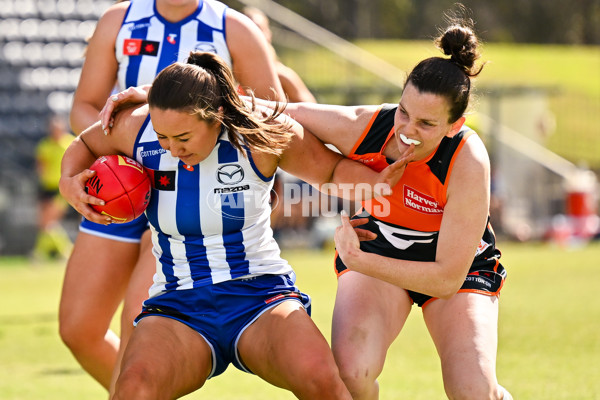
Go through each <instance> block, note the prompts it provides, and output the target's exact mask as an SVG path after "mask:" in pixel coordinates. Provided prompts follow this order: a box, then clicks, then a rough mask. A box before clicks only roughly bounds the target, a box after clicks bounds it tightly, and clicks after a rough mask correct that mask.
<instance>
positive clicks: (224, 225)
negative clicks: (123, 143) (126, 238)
mask: <svg viewBox="0 0 600 400" xmlns="http://www.w3.org/2000/svg"><path fill="white" fill-rule="evenodd" d="M134 156H135V158H136V159H137V160H138V161H139V162H140V163H141V164H142V165H143V166H144V167H145V168H146V169H147V171H148V172H149V173H150V175H151V181H152V182H153V189H152V195H151V199H150V204H149V205H148V208H147V209H146V216H147V217H148V220H149V221H150V226H151V230H152V243H153V252H154V255H155V257H156V259H157V271H156V274H155V275H154V284H153V285H152V287H151V288H150V293H149V294H150V297H153V296H156V295H158V294H160V293H162V292H166V291H170V290H182V289H191V288H194V287H200V286H205V285H211V284H215V283H219V282H224V281H228V280H232V279H236V278H242V277H250V276H256V275H264V274H274V275H277V274H288V273H292V272H293V270H292V268H291V267H290V265H289V264H288V263H287V262H286V261H285V260H283V259H282V258H281V257H280V250H279V247H278V245H277V243H276V242H275V239H274V238H273V231H272V230H271V224H270V214H271V207H270V194H271V188H272V187H273V179H272V177H270V178H268V177H265V176H263V175H262V174H261V173H260V171H259V170H258V169H257V168H256V166H255V165H254V162H253V161H252V156H251V154H250V152H249V151H244V152H241V151H238V150H237V149H236V148H235V147H234V146H233V145H232V144H231V143H230V142H229V140H228V134H227V132H226V130H225V129H224V130H223V131H222V132H221V134H220V136H219V138H218V140H217V144H216V146H215V148H214V149H213V150H212V152H211V153H210V155H209V156H208V157H207V158H206V159H205V160H203V161H202V162H201V163H199V164H198V165H194V166H188V165H186V164H184V163H183V162H181V161H180V160H179V159H178V158H176V157H173V156H172V155H171V153H170V152H169V151H166V150H164V149H163V148H162V147H161V146H160V145H159V143H158V140H157V136H156V132H155V131H154V129H153V127H152V122H151V121H150V117H149V116H148V117H147V119H146V121H145V123H144V125H143V126H142V128H141V129H140V132H139V134H138V137H137V139H136V144H135V147H134Z"/></svg>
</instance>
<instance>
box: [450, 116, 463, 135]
mask: <svg viewBox="0 0 600 400" xmlns="http://www.w3.org/2000/svg"><path fill="white" fill-rule="evenodd" d="M465 120H466V118H465V117H460V118H459V119H457V120H456V122H454V123H453V124H452V126H451V127H450V134H449V135H448V136H454V135H456V134H457V133H458V131H460V129H461V128H462V126H463V125H464V124H465Z"/></svg>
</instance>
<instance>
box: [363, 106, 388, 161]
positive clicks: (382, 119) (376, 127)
mask: <svg viewBox="0 0 600 400" xmlns="http://www.w3.org/2000/svg"><path fill="white" fill-rule="evenodd" d="M396 108H398V105H397V104H384V105H382V107H381V109H380V110H379V113H378V114H377V116H376V117H375V121H373V124H372V125H371V129H369V132H368V133H367V134H366V135H365V137H364V138H363V141H362V142H361V144H359V145H358V148H357V149H356V151H355V152H354V154H358V155H363V154H368V153H379V152H380V151H381V148H382V147H383V145H384V144H385V140H386V139H387V136H388V133H390V130H391V129H392V128H393V127H394V114H396ZM388 162H389V160H388ZM392 162H393V161H392ZM390 164H391V163H390Z"/></svg>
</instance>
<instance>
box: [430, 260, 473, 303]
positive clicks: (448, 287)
mask: <svg viewBox="0 0 600 400" xmlns="http://www.w3.org/2000/svg"><path fill="white" fill-rule="evenodd" d="M465 276H466V273H465V272H464V269H463V268H460V270H458V268H455V269H454V270H452V269H447V270H446V273H444V274H441V276H440V280H439V281H438V286H437V288H436V293H435V294H434V296H435V297H438V298H440V299H444V300H448V299H449V298H451V297H452V296H454V295H455V294H456V293H457V292H458V291H459V290H460V288H461V287H462V285H463V283H464V281H465Z"/></svg>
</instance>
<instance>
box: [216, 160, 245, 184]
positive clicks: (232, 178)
mask: <svg viewBox="0 0 600 400" xmlns="http://www.w3.org/2000/svg"><path fill="white" fill-rule="evenodd" d="M242 179H244V170H243V169H242V166H241V165H239V164H225V165H222V166H220V167H219V169H218V170H217V180H218V181H219V182H220V183H222V184H223V185H235V184H236V183H239V182H241V181H242Z"/></svg>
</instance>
